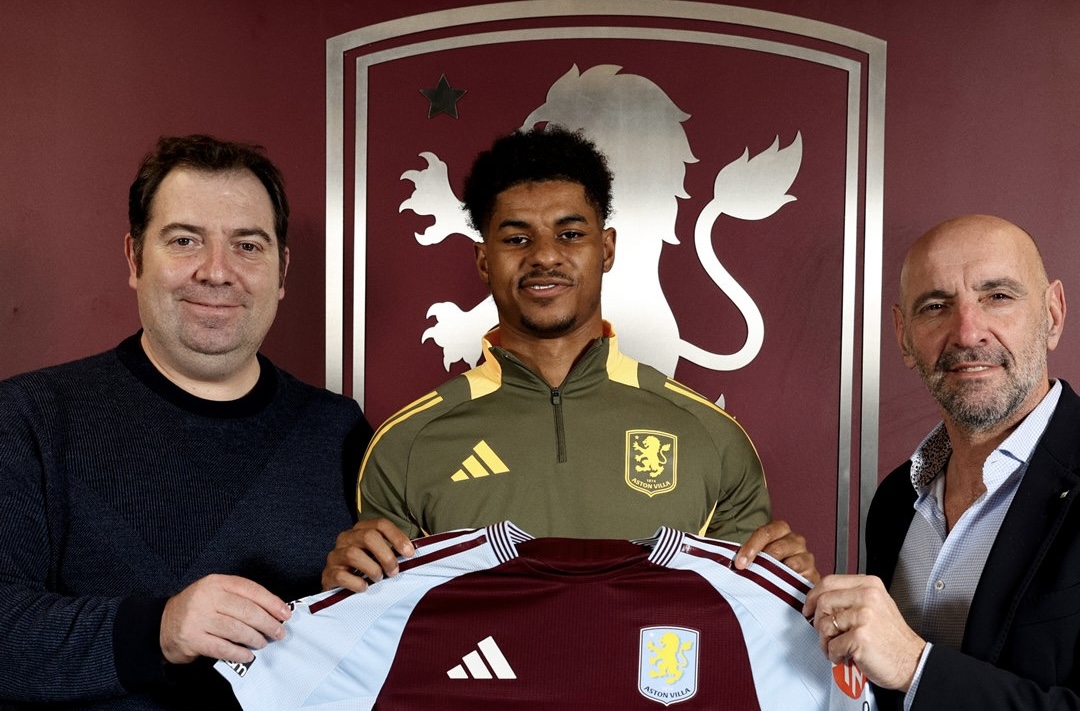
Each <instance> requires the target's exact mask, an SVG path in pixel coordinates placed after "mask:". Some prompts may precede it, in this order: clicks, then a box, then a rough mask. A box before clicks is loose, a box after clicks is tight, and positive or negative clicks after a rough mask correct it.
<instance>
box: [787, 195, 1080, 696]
mask: <svg viewBox="0 0 1080 711" xmlns="http://www.w3.org/2000/svg"><path fill="white" fill-rule="evenodd" d="M1064 319H1065V296H1064V292H1063V289H1062V285H1061V282H1060V281H1053V282H1051V281H1050V280H1049V279H1048V278H1047V275H1046V270H1045V267H1044V266H1043V262H1042V258H1041V256H1040V255H1039V251H1038V248H1037V247H1036V246H1035V243H1034V241H1033V240H1032V238H1031V236H1030V235H1028V234H1027V233H1026V232H1025V231H1024V230H1022V229H1020V228H1019V227H1017V226H1016V225H1013V224H1011V223H1009V222H1006V221H1005V220H1002V219H1000V218H997V217H990V216H986V215H967V216H963V217H958V218H955V219H952V220H949V221H947V222H944V223H942V224H940V225H938V226H936V227H934V228H933V229H932V230H930V231H929V232H928V233H926V234H925V235H923V236H922V237H921V238H919V239H918V240H917V241H916V242H915V244H914V245H913V246H912V247H911V249H910V251H909V252H908V255H907V258H906V259H905V261H904V266H903V269H902V271H901V275H900V302H899V303H898V304H896V305H895V306H894V307H893V320H894V325H895V331H896V340H897V343H898V344H899V346H900V351H901V353H902V355H903V358H904V363H905V364H906V365H907V366H908V367H909V368H912V369H914V370H915V371H917V372H918V374H919V376H920V378H921V379H922V380H923V382H924V383H925V384H926V386H927V389H928V390H929V391H930V394H931V395H932V396H933V397H934V399H935V400H936V401H937V404H938V408H939V410H940V412H941V418H942V422H941V424H940V425H938V426H937V427H936V428H935V429H934V430H933V431H932V432H931V433H930V434H929V435H928V436H927V437H926V439H925V440H923V442H922V443H921V444H920V445H919V447H918V449H917V450H916V451H915V453H914V454H913V455H912V458H911V460H909V461H908V462H907V463H905V464H904V465H903V466H901V467H899V468H898V469H896V470H895V471H893V472H892V473H891V474H890V475H889V476H888V477H887V478H886V479H885V480H884V481H883V482H882V484H881V486H880V487H879V489H878V491H877V493H876V494H875V496H874V500H873V502H872V504H871V507H870V512H869V518H868V520H867V527H866V546H867V552H868V562H867V570H868V573H869V575H867V576H851V575H834V576H828V577H826V578H825V579H823V580H822V582H821V583H820V584H819V585H818V586H817V587H816V588H815V589H814V590H813V591H812V592H811V594H810V596H809V598H808V599H807V603H806V607H805V609H804V612H805V613H806V614H807V615H808V616H809V615H812V616H813V619H814V625H815V627H816V628H817V630H818V633H819V635H820V638H821V645H822V649H823V650H824V651H825V653H826V654H827V656H828V657H829V658H830V659H832V660H833V661H838V660H841V659H845V658H853V659H854V660H855V662H856V663H857V664H858V665H859V666H860V668H861V669H862V671H863V673H864V674H865V675H866V677H867V678H868V679H869V680H870V681H871V682H873V683H874V685H875V686H876V687H877V698H878V701H879V704H880V706H881V708H882V709H905V710H908V709H911V710H913V711H917V710H919V709H944V708H947V709H950V711H964V710H966V709H978V710H979V711H986V710H987V709H1017V710H1019V709H1023V710H1024V711H1032V710H1034V709H1051V708H1053V709H1063V708H1069V709H1074V708H1080V696H1078V692H1080V663H1078V661H1077V653H1078V651H1080V506H1077V505H1075V503H1074V502H1075V500H1076V496H1077V493H1078V492H1080V398H1078V397H1077V395H1076V394H1075V393H1074V392H1073V390H1072V389H1071V388H1070V387H1069V385H1068V384H1067V383H1065V382H1064V381H1063V380H1060V379H1050V377H1049V375H1048V370H1047V362H1046V356H1047V352H1048V351H1050V350H1053V349H1054V348H1055V347H1056V346H1057V343H1058V340H1059V338H1060V336H1061V331H1062V326H1063V322H1064Z"/></svg>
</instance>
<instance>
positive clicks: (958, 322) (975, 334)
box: [952, 299, 987, 348]
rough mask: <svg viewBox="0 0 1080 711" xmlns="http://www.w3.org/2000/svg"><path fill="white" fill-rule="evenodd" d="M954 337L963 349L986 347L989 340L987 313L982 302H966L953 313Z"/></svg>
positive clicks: (960, 304)
mask: <svg viewBox="0 0 1080 711" xmlns="http://www.w3.org/2000/svg"><path fill="white" fill-rule="evenodd" d="M952 331H953V333H952V337H953V341H955V343H956V345H957V346H959V347H961V348H973V347H975V346H979V345H984V344H985V343H986V340H987V320H986V313H985V312H984V310H983V305H982V303H981V302H980V301H978V300H977V299H976V300H972V301H964V302H960V303H958V304H957V305H956V308H955V310H954V312H953V324H952Z"/></svg>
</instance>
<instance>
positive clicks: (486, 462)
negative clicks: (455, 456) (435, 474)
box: [450, 440, 510, 481]
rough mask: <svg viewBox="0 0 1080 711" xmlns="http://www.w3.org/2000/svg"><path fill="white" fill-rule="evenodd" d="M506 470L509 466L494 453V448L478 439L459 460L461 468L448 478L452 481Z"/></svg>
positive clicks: (500, 472) (477, 477)
mask: <svg viewBox="0 0 1080 711" xmlns="http://www.w3.org/2000/svg"><path fill="white" fill-rule="evenodd" d="M508 471H510V467H508V466H506V463H505V462H503V460H502V459H500V458H499V455H497V454H495V450H493V449H492V448H491V446H490V445H489V444H488V443H487V442H485V441H484V440H480V441H479V442H477V443H476V446H474V447H473V448H472V453H471V454H470V455H469V456H468V457H466V458H465V460H464V461H462V462H461V468H460V469H458V470H457V471H456V472H454V475H453V476H452V477H450V478H451V479H453V480H454V481H468V480H469V479H480V478H482V477H485V476H488V475H490V474H505V473H506V472H508Z"/></svg>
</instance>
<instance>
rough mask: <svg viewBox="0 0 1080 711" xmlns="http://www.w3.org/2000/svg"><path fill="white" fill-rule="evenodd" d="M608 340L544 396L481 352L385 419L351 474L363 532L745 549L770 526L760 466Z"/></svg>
mask: <svg viewBox="0 0 1080 711" xmlns="http://www.w3.org/2000/svg"><path fill="white" fill-rule="evenodd" d="M605 329H606V330H607V333H608V335H607V336H606V337H603V338H599V339H597V341H596V342H595V343H594V344H593V345H592V346H591V347H590V349H589V350H588V351H587V352H586V353H585V355H583V356H582V357H581V359H580V360H579V361H578V362H577V363H576V364H575V365H574V367H573V369H572V370H571V371H570V374H569V375H568V376H567V378H566V381H565V382H564V383H563V384H562V386H561V387H559V388H555V389H552V388H551V387H549V386H548V385H547V383H545V382H544V381H543V380H542V379H541V378H540V377H539V376H538V375H536V374H535V373H533V372H532V371H531V370H529V369H528V368H527V367H525V365H524V364H523V363H521V361H519V360H518V359H517V358H515V357H514V356H513V355H511V354H510V353H509V352H507V351H505V350H503V349H502V348H499V347H497V346H493V345H492V344H493V343H498V332H497V331H492V332H491V333H489V334H488V338H487V339H485V341H484V352H485V353H486V354H487V355H486V357H485V360H484V362H482V363H481V364H480V365H479V366H477V367H476V368H473V369H472V370H470V371H468V372H467V373H464V374H462V375H459V376H457V377H455V378H452V379H451V380H449V381H447V382H446V383H444V384H443V385H442V386H441V387H439V388H438V389H437V390H435V391H433V392H431V393H428V394H427V395H425V396H423V397H422V398H420V399H419V400H417V401H416V402H413V403H412V404H410V405H408V406H406V407H405V408H404V409H402V410H401V411H399V412H397V413H396V414H394V415H393V416H391V417H390V418H389V419H388V420H387V421H386V422H385V423H383V425H382V427H380V428H379V430H378V431H377V432H376V433H375V436H374V438H373V439H372V440H371V445H370V446H369V448H368V450H367V453H366V454H365V456H364V462H363V464H362V466H361V469H360V479H359V483H358V491H357V496H358V505H359V512H360V517H361V518H365V519H366V518H377V517H386V518H388V519H390V520H391V521H393V522H394V523H395V524H397V525H398V527H400V528H401V529H402V530H403V531H404V532H405V533H406V534H408V535H409V536H410V537H412V538H415V537H418V536H423V535H429V534H433V533H441V532H444V531H449V530H453V529H458V528H477V527H480V526H486V525H489V524H493V523H498V522H500V521H503V520H510V521H513V522H514V523H515V524H517V525H518V526H521V527H522V528H524V529H525V530H526V531H529V532H530V533H531V534H532V535H534V536H538V537H539V536H561V537H569V538H625V539H634V538H644V537H647V536H650V535H652V534H653V533H655V532H656V529H657V528H658V527H659V526H661V525H665V526H670V527H672V528H676V529H678V530H681V531H688V532H691V533H698V534H701V535H706V536H709V537H712V538H720V539H724V540H729V541H735V542H740V543H741V542H743V541H745V539H746V538H747V537H748V536H749V534H750V533H751V532H752V531H753V530H754V529H755V528H757V527H758V526H760V525H762V524H764V523H766V522H767V521H768V520H769V518H770V510H769V496H768V493H767V491H766V489H765V478H764V474H763V473H762V468H761V461H760V460H759V459H758V455H757V452H756V451H755V449H754V446H753V444H752V443H751V442H750V439H749V437H747V435H746V432H744V431H743V429H742V427H740V426H739V424H738V423H736V422H735V420H734V419H733V418H732V417H731V416H730V415H728V414H727V413H725V412H724V411H723V410H721V409H720V408H719V407H717V406H716V405H714V404H713V403H711V402H709V401H708V400H706V399H705V398H703V397H701V396H700V395H698V394H697V393H695V392H693V391H692V390H690V389H688V388H686V387H685V386H683V385H681V384H679V383H677V382H676V381H674V380H671V379H670V378H667V377H666V376H665V375H664V374H663V373H661V372H659V371H658V370H656V369H655V368H652V367H649V366H647V365H644V364H641V363H638V362H637V361H635V360H633V359H631V358H628V357H627V356H625V355H623V354H622V353H620V352H619V350H618V342H617V339H616V338H615V336H614V333H613V332H611V330H610V326H609V325H607V324H605Z"/></svg>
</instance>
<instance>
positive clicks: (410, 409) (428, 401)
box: [356, 390, 443, 501]
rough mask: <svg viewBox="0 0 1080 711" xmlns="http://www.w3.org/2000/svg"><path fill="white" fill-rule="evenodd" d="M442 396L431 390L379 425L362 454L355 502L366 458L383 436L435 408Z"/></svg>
mask: <svg viewBox="0 0 1080 711" xmlns="http://www.w3.org/2000/svg"><path fill="white" fill-rule="evenodd" d="M442 401H443V399H442V396H441V395H439V393H438V392H437V391H435V390H432V391H431V392H429V393H428V394H427V395H424V396H423V397H421V398H419V399H418V400H414V401H413V402H411V403H409V404H408V405H406V406H405V407H403V408H401V409H400V410H398V411H397V412H396V413H394V414H393V415H391V416H390V417H388V418H387V419H386V422H384V423H382V424H381V425H379V429H378V430H376V431H375V435H374V436H373V437H372V438H371V442H370V443H368V447H367V451H366V452H364V461H362V462H361V463H360V474H359V476H357V478H356V497H357V501H359V500H360V480H361V479H362V478H363V477H364V469H366V468H367V463H368V457H370V456H371V452H372V451H373V450H374V449H375V444H376V443H377V442H378V441H379V440H380V439H382V437H383V435H384V434H386V433H387V432H389V431H390V430H392V429H393V428H394V427H395V426H396V425H399V424H401V423H402V422H404V421H405V420H407V419H409V418H410V417H412V416H413V415H415V414H418V413H420V412H423V411H424V410H427V409H428V408H431V407H435V406H436V405H438V404H439V403H440V402H442Z"/></svg>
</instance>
